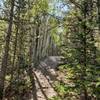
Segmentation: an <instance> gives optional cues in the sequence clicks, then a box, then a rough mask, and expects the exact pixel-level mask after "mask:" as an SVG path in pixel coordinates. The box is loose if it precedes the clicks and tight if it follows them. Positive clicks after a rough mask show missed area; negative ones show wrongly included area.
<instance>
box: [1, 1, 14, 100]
mask: <svg viewBox="0 0 100 100" xmlns="http://www.w3.org/2000/svg"><path fill="white" fill-rule="evenodd" d="M14 2H15V0H12V1H11V10H10V18H9V25H8V30H7V36H6V40H5V42H6V43H5V48H4V56H3V58H2V65H1V72H0V100H2V99H3V90H4V80H5V75H6V68H7V61H8V53H9V44H10V38H11V32H12V25H13V11H14Z"/></svg>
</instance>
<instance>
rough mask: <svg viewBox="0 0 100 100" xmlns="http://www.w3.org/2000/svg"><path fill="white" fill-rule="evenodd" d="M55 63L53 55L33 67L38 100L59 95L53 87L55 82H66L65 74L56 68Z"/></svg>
mask: <svg viewBox="0 0 100 100" xmlns="http://www.w3.org/2000/svg"><path fill="white" fill-rule="evenodd" d="M57 64H58V62H57V61H56V59H55V57H51V58H50V59H46V60H45V61H41V62H40V65H39V66H38V67H37V68H36V69H34V74H35V84H36V89H37V99H38V100H49V98H52V97H55V96H59V94H58V93H57V92H56V90H55V88H54V84H55V82H58V81H63V82H64V83H66V82H68V80H66V76H65V75H64V74H63V73H61V72H59V71H57V70H56V67H57ZM31 100H32V99H31Z"/></svg>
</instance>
